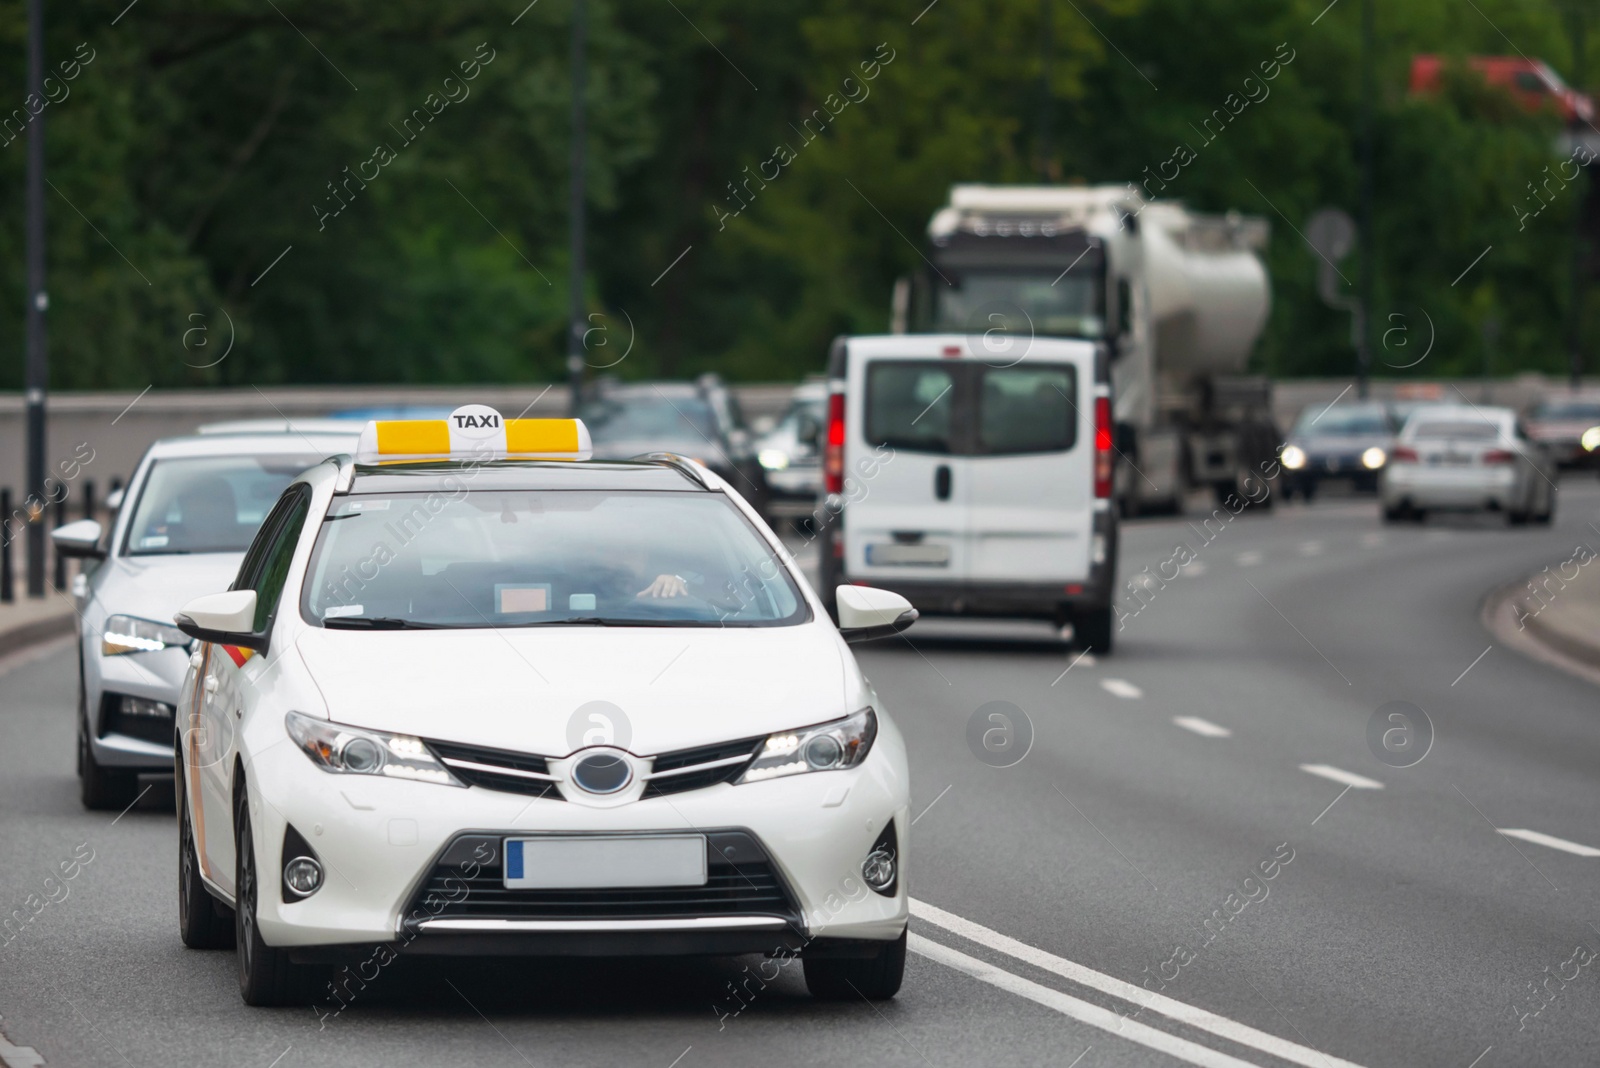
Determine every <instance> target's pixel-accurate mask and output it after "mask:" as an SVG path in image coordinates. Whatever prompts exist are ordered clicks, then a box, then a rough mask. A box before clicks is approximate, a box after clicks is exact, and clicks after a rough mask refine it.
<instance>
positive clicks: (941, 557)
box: [867, 542, 950, 567]
mask: <svg viewBox="0 0 1600 1068" xmlns="http://www.w3.org/2000/svg"><path fill="white" fill-rule="evenodd" d="M867 563H868V564H870V565H872V566H873V567H917V566H920V567H949V566H950V546H948V545H902V544H900V543H898V542H893V543H891V542H884V543H882V544H876V545H868V546H867Z"/></svg>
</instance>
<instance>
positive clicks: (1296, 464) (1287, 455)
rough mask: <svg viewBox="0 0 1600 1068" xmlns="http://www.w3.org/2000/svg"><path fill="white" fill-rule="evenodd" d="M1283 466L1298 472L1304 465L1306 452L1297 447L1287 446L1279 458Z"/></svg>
mask: <svg viewBox="0 0 1600 1068" xmlns="http://www.w3.org/2000/svg"><path fill="white" fill-rule="evenodd" d="M1281 459H1282V460H1283V466H1285V467H1287V468H1288V469H1289V470H1291V471H1298V470H1300V469H1301V468H1302V467H1304V466H1305V465H1306V451H1305V450H1304V449H1302V448H1301V447H1300V446H1298V445H1290V446H1287V447H1286V448H1285V449H1284V450H1283V455H1282V457H1281Z"/></svg>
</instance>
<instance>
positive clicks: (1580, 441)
mask: <svg viewBox="0 0 1600 1068" xmlns="http://www.w3.org/2000/svg"><path fill="white" fill-rule="evenodd" d="M1523 422H1524V423H1525V424H1526V425H1527V428H1528V437H1530V438H1532V439H1533V440H1534V441H1536V442H1538V443H1539V444H1540V445H1543V446H1544V447H1545V448H1547V449H1549V450H1550V457H1551V459H1553V460H1554V461H1555V462H1556V466H1558V467H1589V468H1594V467H1600V393H1594V392H1571V391H1565V392H1561V393H1550V394H1546V395H1545V396H1543V397H1541V398H1540V399H1539V402H1538V403H1537V404H1535V405H1534V406H1533V407H1532V408H1531V409H1530V410H1529V411H1528V414H1527V418H1526V419H1524V420H1523ZM1591 431H1594V433H1591Z"/></svg>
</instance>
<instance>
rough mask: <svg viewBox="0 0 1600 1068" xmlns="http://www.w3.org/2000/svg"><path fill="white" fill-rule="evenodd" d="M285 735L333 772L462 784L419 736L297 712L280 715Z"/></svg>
mask: <svg viewBox="0 0 1600 1068" xmlns="http://www.w3.org/2000/svg"><path fill="white" fill-rule="evenodd" d="M283 725H284V728H285V729H286V730H288V732H289V737H291V738H293V739H294V740H295V744H297V745H298V746H300V750H301V752H303V753H305V755H306V756H307V757H308V758H310V760H311V763H313V764H315V765H316V766H317V767H319V768H321V769H322V770H323V771H326V772H329V773H330V774H334V775H376V776H379V777H382V778H389V779H411V780H413V781H415V782H432V783H438V784H439V785H440V786H465V785H466V783H464V782H462V781H461V780H459V779H457V778H456V777H455V776H454V775H452V774H450V769H449V768H447V767H445V766H444V765H443V764H441V763H439V760H438V758H437V757H435V756H434V755H433V754H432V753H431V752H429V751H428V747H427V746H426V745H424V744H423V743H422V739H421V738H414V737H412V736H411V735H409V734H385V733H384V732H382V731H369V730H363V729H361V728H360V727H347V726H344V725H343V724H339V723H329V722H328V721H327V720H325V719H317V718H315V717H314V716H307V715H304V714H303V713H300V712H290V713H289V714H288V715H286V716H284V718H283Z"/></svg>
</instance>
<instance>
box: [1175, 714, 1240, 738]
mask: <svg viewBox="0 0 1600 1068" xmlns="http://www.w3.org/2000/svg"><path fill="white" fill-rule="evenodd" d="M1172 722H1174V723H1176V724H1177V725H1178V726H1180V727H1182V728H1183V729H1184V730H1186V731H1194V732H1195V733H1196V734H1198V735H1201V736H1202V737H1205V738H1228V737H1231V736H1232V735H1233V732H1232V731H1230V730H1229V729H1228V728H1226V727H1220V726H1218V725H1217V724H1215V723H1212V722H1211V721H1210V720H1209V719H1201V718H1200V717H1199V716H1173V717H1172Z"/></svg>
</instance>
